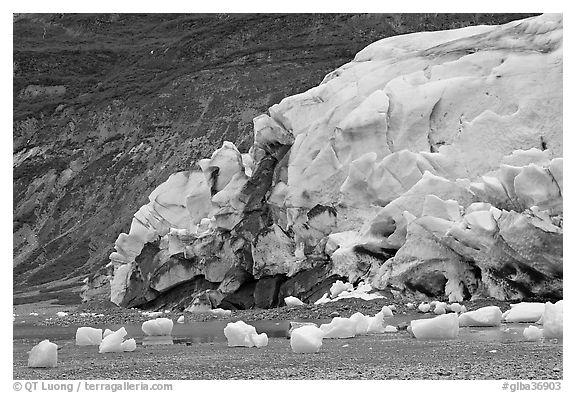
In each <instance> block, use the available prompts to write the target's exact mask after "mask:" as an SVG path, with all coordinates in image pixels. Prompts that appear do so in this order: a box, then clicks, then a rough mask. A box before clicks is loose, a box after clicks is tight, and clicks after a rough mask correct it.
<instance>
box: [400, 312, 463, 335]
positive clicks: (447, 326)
mask: <svg viewBox="0 0 576 393" xmlns="http://www.w3.org/2000/svg"><path fill="white" fill-rule="evenodd" d="M410 328H411V331H412V334H413V335H414V337H416V338H417V339H419V340H431V339H452V338H456V337H457V336H458V328H459V326H458V316H457V315H456V314H452V313H450V314H444V315H438V316H437V317H434V318H431V319H416V320H413V321H411V322H410Z"/></svg>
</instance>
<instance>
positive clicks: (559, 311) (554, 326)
mask: <svg viewBox="0 0 576 393" xmlns="http://www.w3.org/2000/svg"><path fill="white" fill-rule="evenodd" d="M563 303H564V301H563V300H559V301H557V302H556V303H555V304H552V303H550V302H546V304H545V305H544V314H543V315H542V325H543V327H544V337H546V338H562V337H563V332H562V330H563V326H562V325H563V322H562V320H563V317H564V310H563Z"/></svg>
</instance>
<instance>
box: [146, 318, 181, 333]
mask: <svg viewBox="0 0 576 393" xmlns="http://www.w3.org/2000/svg"><path fill="white" fill-rule="evenodd" d="M173 327H174V322H172V320H171V319H168V318H156V319H152V320H150V321H146V322H144V323H143V324H142V331H143V332H144V333H145V334H146V335H148V336H169V335H170V334H171V333H172V328H173Z"/></svg>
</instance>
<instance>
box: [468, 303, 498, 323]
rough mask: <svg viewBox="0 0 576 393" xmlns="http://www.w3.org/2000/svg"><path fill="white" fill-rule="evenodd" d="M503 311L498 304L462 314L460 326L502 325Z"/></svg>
mask: <svg viewBox="0 0 576 393" xmlns="http://www.w3.org/2000/svg"><path fill="white" fill-rule="evenodd" d="M501 321H502V311H500V308H499V307H498V306H487V307H482V308H479V309H478V310H474V311H468V312H466V313H463V314H460V316H459V317H458V323H459V324H460V326H500V323H501Z"/></svg>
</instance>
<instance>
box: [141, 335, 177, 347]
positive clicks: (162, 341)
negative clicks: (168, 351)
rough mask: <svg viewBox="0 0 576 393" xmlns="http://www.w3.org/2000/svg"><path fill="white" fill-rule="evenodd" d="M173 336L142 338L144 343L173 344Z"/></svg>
mask: <svg viewBox="0 0 576 393" xmlns="http://www.w3.org/2000/svg"><path fill="white" fill-rule="evenodd" d="M172 344H174V340H173V339H172V336H146V337H144V338H143V339H142V345H172Z"/></svg>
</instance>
